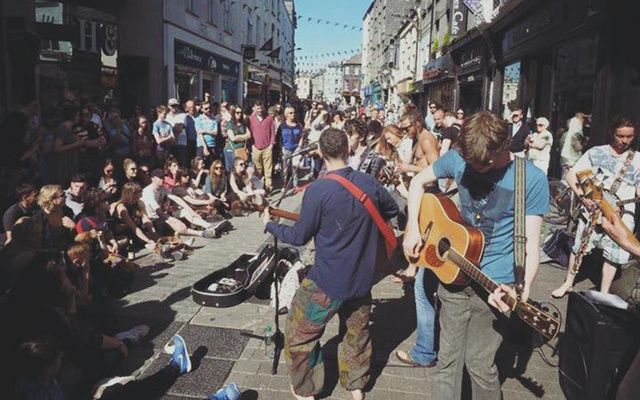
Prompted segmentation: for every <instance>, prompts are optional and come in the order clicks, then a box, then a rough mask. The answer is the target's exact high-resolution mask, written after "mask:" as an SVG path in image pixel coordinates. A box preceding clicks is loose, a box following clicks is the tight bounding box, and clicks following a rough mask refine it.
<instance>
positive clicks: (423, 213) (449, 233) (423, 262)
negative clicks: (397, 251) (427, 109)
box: [412, 193, 560, 340]
mask: <svg viewBox="0 0 640 400" xmlns="http://www.w3.org/2000/svg"><path fill="white" fill-rule="evenodd" d="M419 226H420V232H421V235H422V240H423V243H424V245H423V246H422V248H421V250H420V255H419V257H418V258H417V259H416V260H412V262H415V264H416V265H417V266H418V267H426V268H429V269H430V270H431V271H433V272H434V273H435V275H436V276H437V277H438V279H439V280H440V281H441V282H443V283H445V284H454V285H466V284H468V283H469V281H470V279H472V280H474V281H475V282H477V283H478V284H480V286H482V287H483V288H484V289H485V290H486V291H487V292H489V293H492V292H493V291H494V290H495V289H496V288H497V287H498V286H499V285H498V284H497V283H496V282H494V281H493V280H492V279H491V278H489V277H488V276H487V275H486V274H485V273H484V272H482V270H481V269H480V268H479V267H478V265H479V264H480V260H481V259H482V254H483V251H484V235H483V234H482V232H481V231H480V230H479V229H477V228H475V227H472V226H469V225H467V224H466V223H465V222H464V220H463V219H462V216H461V215H460V212H459V211H458V209H457V208H456V206H455V204H454V203H453V201H451V199H449V198H447V197H444V196H442V195H434V194H429V193H427V194H425V195H423V196H422V203H421V206H420V215H419ZM503 300H504V301H505V302H506V303H507V304H508V305H509V307H510V308H511V310H512V311H513V312H515V313H516V315H518V317H520V319H522V320H523V321H524V322H525V323H527V324H528V325H529V326H531V327H532V328H533V329H535V330H536V331H538V332H539V333H540V334H541V335H542V336H544V337H545V338H546V339H548V340H552V339H554V338H555V337H556V336H557V335H558V333H559V331H560V322H559V321H558V320H557V318H555V317H553V316H551V315H549V314H548V310H547V309H545V308H542V307H539V306H538V305H537V304H536V303H535V302H533V301H531V300H528V301H526V302H523V301H521V300H520V299H517V298H513V297H511V296H505V299H503Z"/></svg>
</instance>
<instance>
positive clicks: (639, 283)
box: [610, 260, 640, 308]
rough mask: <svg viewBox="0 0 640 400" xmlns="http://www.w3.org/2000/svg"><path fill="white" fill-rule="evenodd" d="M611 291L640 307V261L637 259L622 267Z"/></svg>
mask: <svg viewBox="0 0 640 400" xmlns="http://www.w3.org/2000/svg"><path fill="white" fill-rule="evenodd" d="M610 293H611V294H615V295H616V296H618V297H620V298H622V300H624V301H626V302H627V303H629V306H631V307H633V308H639V307H640V263H639V262H638V261H637V260H633V261H630V262H628V263H626V264H624V265H623V266H622V267H621V268H620V277H619V278H618V279H616V280H615V281H613V283H612V284H611V289H610Z"/></svg>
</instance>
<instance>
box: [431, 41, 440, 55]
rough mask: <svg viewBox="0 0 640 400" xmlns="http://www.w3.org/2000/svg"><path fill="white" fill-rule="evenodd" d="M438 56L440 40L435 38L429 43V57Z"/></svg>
mask: <svg viewBox="0 0 640 400" xmlns="http://www.w3.org/2000/svg"><path fill="white" fill-rule="evenodd" d="M438 57H440V42H438V38H436V39H435V40H434V41H433V43H432V44H431V58H433V59H434V60H435V59H436V58H438Z"/></svg>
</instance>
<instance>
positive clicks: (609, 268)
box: [551, 118, 640, 298]
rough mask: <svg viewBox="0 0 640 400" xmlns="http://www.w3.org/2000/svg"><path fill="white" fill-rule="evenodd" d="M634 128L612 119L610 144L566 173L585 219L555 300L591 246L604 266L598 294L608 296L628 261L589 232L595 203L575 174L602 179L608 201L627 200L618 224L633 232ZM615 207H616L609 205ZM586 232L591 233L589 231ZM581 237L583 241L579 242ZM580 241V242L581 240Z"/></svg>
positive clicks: (637, 176) (638, 188) (639, 175)
mask: <svg viewBox="0 0 640 400" xmlns="http://www.w3.org/2000/svg"><path fill="white" fill-rule="evenodd" d="M635 136H636V135H635V126H634V124H633V122H632V121H631V120H629V119H627V118H616V119H615V120H614V121H613V124H612V129H611V138H610V144H607V145H602V146H595V147H592V148H591V149H589V150H588V151H587V152H585V153H584V154H583V155H582V157H580V159H579V160H578V161H577V162H576V163H575V165H574V166H573V167H572V168H571V169H570V170H569V171H568V172H567V175H566V180H567V183H568V184H569V186H570V187H571V190H573V192H574V193H575V194H576V195H577V196H578V197H579V198H580V199H581V201H582V206H583V209H582V211H583V213H584V214H585V217H586V218H585V219H586V220H587V221H589V222H585V220H583V219H581V220H580V222H579V224H578V228H577V230H576V236H575V237H576V240H575V244H574V246H573V249H572V253H571V256H570V258H569V268H568V270H567V278H566V280H565V281H564V283H563V284H562V285H561V286H560V287H559V288H557V289H555V290H554V291H553V292H551V296H553V297H555V298H561V297H563V296H564V295H565V294H566V293H567V292H569V291H571V289H572V288H573V282H574V280H575V278H576V275H577V273H578V269H579V267H580V265H577V260H579V259H580V257H576V256H577V254H578V253H581V254H580V255H583V254H587V253H589V252H590V251H591V250H593V249H594V248H595V247H598V248H601V249H602V250H603V257H604V264H603V265H602V280H601V282H600V291H601V292H602V293H608V292H609V288H610V286H611V282H613V278H614V276H615V275H616V270H617V268H618V267H619V266H620V265H622V264H624V263H626V262H627V261H629V253H628V252H627V251H625V250H624V249H622V248H620V246H619V245H618V244H617V243H616V242H614V241H613V240H612V239H611V238H610V237H609V236H607V235H606V234H603V233H602V232H598V231H595V230H593V228H594V227H593V226H592V225H593V224H592V222H593V221H591V218H589V216H590V215H591V214H592V213H593V212H594V211H595V210H596V204H595V203H594V202H593V201H592V200H591V199H589V198H588V196H585V193H584V192H583V188H582V187H581V185H580V182H579V180H578V177H577V173H580V172H581V171H585V170H590V171H591V172H592V173H593V175H595V177H596V178H600V179H601V180H602V184H603V186H604V189H605V190H606V191H607V192H609V193H610V195H611V196H610V200H611V201H610V202H614V203H615V202H616V201H615V199H620V200H622V201H624V200H629V199H631V201H629V202H626V204H624V206H622V208H621V210H620V211H622V221H623V222H624V224H625V225H626V226H627V227H628V228H629V229H630V230H631V231H633V227H634V220H635V216H634V214H635V207H636V205H635V202H634V201H633V200H634V199H635V198H636V197H637V196H638V195H640V154H638V153H637V152H635V151H634V150H633V149H632V148H631V145H632V144H633V141H634V139H635ZM612 206H614V207H616V204H612ZM589 230H593V231H592V232H589ZM583 238H584V239H583ZM581 239H583V240H581Z"/></svg>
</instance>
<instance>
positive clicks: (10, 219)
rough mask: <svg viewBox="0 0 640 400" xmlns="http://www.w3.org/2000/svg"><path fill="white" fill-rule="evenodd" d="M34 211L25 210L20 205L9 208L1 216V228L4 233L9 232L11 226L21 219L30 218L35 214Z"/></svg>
mask: <svg viewBox="0 0 640 400" xmlns="http://www.w3.org/2000/svg"><path fill="white" fill-rule="evenodd" d="M35 212H36V210H35V209H34V210H25V209H24V208H22V207H21V206H20V203H16V204H14V205H12V206H11V207H9V208H8V209H7V211H5V212H4V215H3V216H2V227H3V228H4V231H5V232H7V231H11V230H12V229H13V225H14V224H15V223H16V221H17V220H19V219H20V218H22V217H31V216H32V215H33V214H35Z"/></svg>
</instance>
